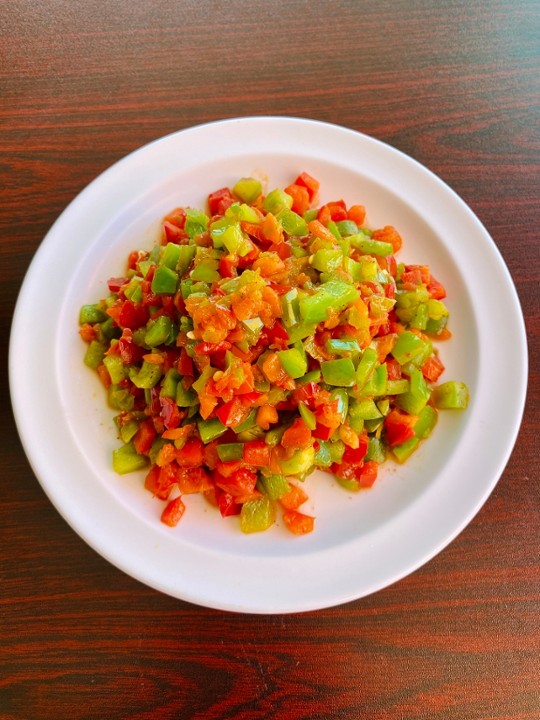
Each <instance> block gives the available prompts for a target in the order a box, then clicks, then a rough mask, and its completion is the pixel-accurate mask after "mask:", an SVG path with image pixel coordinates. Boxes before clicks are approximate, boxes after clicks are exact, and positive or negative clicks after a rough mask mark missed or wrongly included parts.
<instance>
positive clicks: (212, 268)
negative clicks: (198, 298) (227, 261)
mask: <svg viewBox="0 0 540 720" xmlns="http://www.w3.org/2000/svg"><path fill="white" fill-rule="evenodd" d="M218 267H219V262H218V261H217V260H216V259H215V258H210V257H207V258H204V259H203V260H201V261H200V262H199V263H197V265H195V267H194V268H193V270H192V271H191V272H190V274H189V277H190V278H191V279H192V280H196V281H200V282H205V283H213V282H214V281H217V280H221V275H220V274H219V272H218Z"/></svg>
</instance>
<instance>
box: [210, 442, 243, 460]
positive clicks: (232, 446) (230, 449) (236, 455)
mask: <svg viewBox="0 0 540 720" xmlns="http://www.w3.org/2000/svg"><path fill="white" fill-rule="evenodd" d="M217 454H218V455H219V459H220V460H221V462H231V461H232V460H241V459H242V457H243V455H244V443H241V442H238V443H221V444H220V445H218V446H217Z"/></svg>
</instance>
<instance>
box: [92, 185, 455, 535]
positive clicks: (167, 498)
mask: <svg viewBox="0 0 540 720" xmlns="http://www.w3.org/2000/svg"><path fill="white" fill-rule="evenodd" d="M318 196H319V183H318V181H317V180H316V179H314V178H313V177H311V176H310V175H308V174H307V173H305V172H304V173H301V174H300V175H299V176H298V177H297V178H296V180H295V181H294V182H293V183H292V184H291V185H289V186H288V187H286V188H285V189H284V190H283V189H274V190H272V191H271V192H268V193H267V194H264V192H263V187H262V185H261V183H260V182H259V181H258V180H256V179H254V178H242V179H240V180H239V181H238V182H237V183H236V184H235V185H234V187H233V188H232V190H230V189H229V188H223V189H220V190H218V191H216V192H213V193H211V194H210V195H209V197H208V212H207V213H205V212H202V211H201V210H198V209H193V208H191V207H179V208H177V209H175V210H173V212H171V213H170V214H169V215H167V216H166V217H165V218H164V220H163V223H162V237H161V239H160V242H159V243H158V244H156V245H155V247H154V248H153V249H152V250H151V251H150V252H146V251H134V252H132V253H131V254H130V256H129V259H128V263H127V269H126V273H125V275H124V276H122V277H114V278H111V279H109V281H108V287H109V295H108V297H106V298H104V299H102V300H100V301H99V302H97V303H95V304H91V305H85V306H83V307H82V308H81V312H80V329H79V332H80V335H81V337H82V338H83V340H85V341H86V342H87V343H88V347H87V350H86V355H85V358H84V360H85V363H86V365H88V366H89V367H90V368H93V369H94V370H96V371H97V373H98V374H99V377H100V379H101V381H102V383H103V385H104V387H105V388H106V392H107V399H108V403H109V405H110V406H111V407H112V408H113V409H114V410H115V411H116V412H117V415H116V416H115V422H116V425H117V428H118V435H119V438H120V439H121V441H122V444H121V445H120V446H119V447H118V449H116V450H115V451H114V452H113V459H112V463H113V468H114V470H115V471H116V472H118V473H129V472H133V471H137V470H142V469H146V476H145V480H144V484H145V487H146V488H147V489H148V490H149V491H150V492H151V493H153V494H154V495H155V496H157V497H158V498H160V499H161V500H162V501H164V509H163V512H162V515H161V519H162V520H163V522H164V523H166V524H167V525H170V526H174V525H176V524H177V523H178V521H179V520H180V518H181V517H182V515H183V513H184V510H185V504H184V501H183V499H182V498H183V496H185V495H188V494H192V493H201V494H203V495H204V497H205V498H206V499H207V500H208V501H209V502H210V503H211V504H212V505H214V506H216V507H217V508H218V509H219V512H220V513H221V515H222V516H224V517H227V516H232V515H239V517H240V528H241V530H242V531H244V532H247V533H249V532H256V531H261V530H265V529H267V528H268V527H270V526H271V525H272V524H273V523H274V522H275V520H276V517H278V513H279V515H280V516H281V517H282V519H283V522H284V524H285V526H286V527H287V528H288V529H289V530H290V531H291V532H293V533H295V534H298V535H301V534H305V533H308V532H310V531H311V530H312V529H313V525H314V518H313V517H312V516H311V515H309V514H306V513H305V512H302V509H301V507H302V505H303V503H305V501H306V500H307V494H306V492H305V489H304V488H305V486H303V480H304V479H305V478H306V477H307V476H308V475H309V474H310V473H311V472H312V471H313V470H314V469H320V470H324V471H326V472H328V473H331V475H332V476H334V477H335V478H336V479H337V481H338V482H339V483H340V484H341V485H343V486H344V487H345V488H346V489H347V490H349V491H356V490H359V489H361V488H368V487H371V486H372V485H373V483H374V482H375V480H376V478H377V472H378V469H379V466H380V465H381V464H382V463H384V462H385V460H386V459H387V457H389V456H390V457H392V458H393V459H395V460H397V461H398V462H400V463H402V462H404V461H405V460H406V459H407V458H408V457H409V456H410V455H411V453H413V452H414V451H415V450H416V448H417V447H418V445H419V443H420V442H421V441H422V440H423V439H425V438H427V437H428V435H429V434H430V433H431V431H432V429H433V428H434V426H435V424H436V422H437V416H438V410H440V409H446V408H449V409H464V408H466V407H467V404H468V390H467V387H466V385H464V384H463V383H461V382H456V381H447V382H444V383H439V378H440V376H441V374H442V373H443V371H444V365H443V363H442V361H441V360H440V358H439V353H438V350H437V349H436V348H435V346H434V344H433V343H434V341H437V340H444V339H446V338H448V337H449V336H450V332H449V330H448V328H447V321H448V310H447V308H446V306H445V305H444V303H443V302H442V300H443V298H444V297H445V295H446V293H445V289H444V287H443V285H442V284H441V283H440V282H438V281H437V280H436V279H435V278H434V277H433V275H432V274H431V272H430V270H429V268H428V267H427V266H425V265H405V264H403V263H400V262H398V261H397V260H396V254H397V253H398V251H399V250H400V248H401V245H402V238H401V236H400V235H399V233H398V231H397V230H396V229H395V228H394V227H391V226H386V227H383V228H379V229H374V230H371V229H369V228H368V226H367V224H366V219H365V215H366V211H365V208H364V207H363V206H361V205H352V206H350V207H347V205H346V204H345V202H343V201H342V200H338V201H334V202H327V203H325V204H323V205H322V206H320V207H316V205H317V203H318Z"/></svg>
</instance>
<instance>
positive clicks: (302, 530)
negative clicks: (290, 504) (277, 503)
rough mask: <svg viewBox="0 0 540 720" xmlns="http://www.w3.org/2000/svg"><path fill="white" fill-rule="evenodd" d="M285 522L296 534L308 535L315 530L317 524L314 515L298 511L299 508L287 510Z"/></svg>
mask: <svg viewBox="0 0 540 720" xmlns="http://www.w3.org/2000/svg"><path fill="white" fill-rule="evenodd" d="M283 522H284V523H285V525H286V527H287V530H290V532H292V533H293V534H294V535H307V534H308V533H310V532H312V531H313V528H314V526H315V518H314V517H312V516H311V515H305V514H304V513H301V512H298V510H285V511H284V513H283Z"/></svg>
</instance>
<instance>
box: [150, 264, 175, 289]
mask: <svg viewBox="0 0 540 720" xmlns="http://www.w3.org/2000/svg"><path fill="white" fill-rule="evenodd" d="M177 286H178V273H176V272H175V271H174V270H171V268H169V267H167V266H166V265H160V266H159V267H157V268H156V272H155V273H154V277H153V278H152V286H151V287H152V292H153V293H156V295H174V293H175V292H176V288H177Z"/></svg>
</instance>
